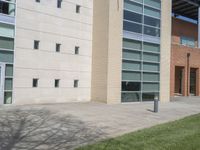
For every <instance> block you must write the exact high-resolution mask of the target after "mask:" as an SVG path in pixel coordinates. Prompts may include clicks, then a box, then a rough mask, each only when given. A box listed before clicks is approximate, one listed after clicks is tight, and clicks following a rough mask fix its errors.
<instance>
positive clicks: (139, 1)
mask: <svg viewBox="0 0 200 150" xmlns="http://www.w3.org/2000/svg"><path fill="white" fill-rule="evenodd" d="M133 1H135V2H138V3H143V0H133Z"/></svg>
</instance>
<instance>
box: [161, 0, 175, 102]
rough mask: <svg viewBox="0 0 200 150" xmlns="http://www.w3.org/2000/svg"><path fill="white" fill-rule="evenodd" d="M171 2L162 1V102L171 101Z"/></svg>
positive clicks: (169, 0)
mask: <svg viewBox="0 0 200 150" xmlns="http://www.w3.org/2000/svg"><path fill="white" fill-rule="evenodd" d="M171 9H172V1H171V0H162V11H161V12H162V15H161V17H162V18H161V67H160V100H161V102H168V101H170V57H171Z"/></svg>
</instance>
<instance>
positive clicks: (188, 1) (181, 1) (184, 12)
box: [172, 0, 200, 20]
mask: <svg viewBox="0 0 200 150" xmlns="http://www.w3.org/2000/svg"><path fill="white" fill-rule="evenodd" d="M199 6H200V0H172V13H174V15H175V16H176V15H181V16H184V17H187V18H191V19H194V20H198V7H199Z"/></svg>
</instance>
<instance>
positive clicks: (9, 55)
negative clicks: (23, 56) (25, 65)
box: [0, 51, 13, 63]
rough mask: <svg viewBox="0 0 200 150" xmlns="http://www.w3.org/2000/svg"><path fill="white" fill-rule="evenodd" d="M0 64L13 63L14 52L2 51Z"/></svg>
mask: <svg viewBox="0 0 200 150" xmlns="http://www.w3.org/2000/svg"><path fill="white" fill-rule="evenodd" d="M0 62H10V63H12V62H13V52H10V51H0Z"/></svg>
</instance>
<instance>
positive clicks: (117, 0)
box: [91, 0, 123, 104]
mask: <svg viewBox="0 0 200 150" xmlns="http://www.w3.org/2000/svg"><path fill="white" fill-rule="evenodd" d="M93 7H94V9H93V10H94V13H93V49H92V51H93V53H92V86H91V87H92V89H91V99H92V101H98V102H105V103H109V104H111V103H112V104H116V103H120V102H121V70H122V69H121V68H122V67H121V66H122V38H123V36H122V32H123V31H122V30H123V0H94V1H93Z"/></svg>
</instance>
